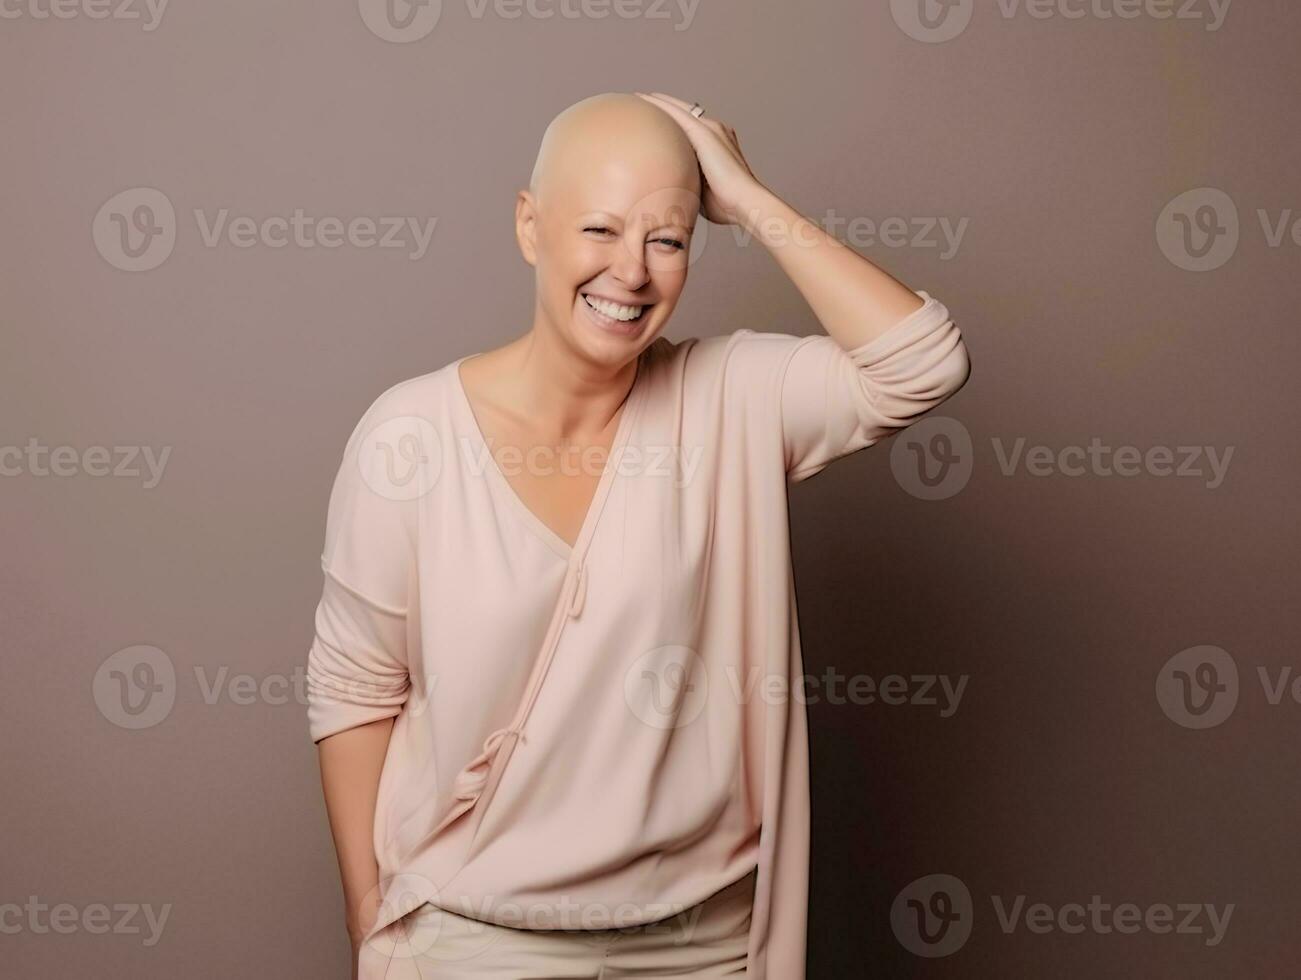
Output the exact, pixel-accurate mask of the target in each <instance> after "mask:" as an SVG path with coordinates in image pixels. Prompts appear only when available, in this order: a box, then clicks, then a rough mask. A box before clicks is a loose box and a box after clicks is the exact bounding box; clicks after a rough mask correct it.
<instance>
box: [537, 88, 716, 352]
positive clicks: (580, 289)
mask: <svg viewBox="0 0 1301 980" xmlns="http://www.w3.org/2000/svg"><path fill="white" fill-rule="evenodd" d="M699 194H700V172H699V165H698V163H697V160H696V155H695V151H694V150H693V149H692V147H691V143H690V142H689V141H688V140H687V138H686V134H685V133H683V132H682V129H681V127H680V126H678V124H677V123H676V122H675V121H674V120H673V119H672V118H670V117H669V116H668V115H667V114H666V113H664V112H663V111H662V110H660V109H657V108H656V107H655V106H653V105H651V104H649V103H647V102H645V101H643V100H642V99H639V98H637V96H635V95H626V94H622V93H614V94H607V95H600V96H593V97H592V98H590V99H585V100H583V101H582V102H579V103H577V104H576V105H574V106H571V107H570V108H569V109H567V110H565V112H563V113H561V114H560V115H559V116H557V117H556V119H555V120H553V122H552V124H551V126H549V127H548V129H547V132H546V134H545V136H544V137H543V140H542V147H541V149H540V150H539V153H538V162H537V165H536V166H535V168H534V172H533V180H532V182H531V184H530V187H529V190H527V191H521V192H520V194H519V198H518V201H517V204H516V233H517V237H518V240H519V244H520V250H521V252H522V253H523V254H524V258H525V260H526V261H528V262H529V264H531V265H532V266H533V267H534V270H535V281H536V289H537V294H536V304H535V310H534V329H535V330H537V331H543V332H546V333H547V335H548V336H549V338H550V339H553V340H555V341H557V342H558V343H560V344H561V345H563V346H565V347H567V348H568V349H570V350H571V351H572V352H573V353H574V354H576V355H577V356H579V357H582V358H584V359H586V360H589V361H592V362H594V363H599V364H603V365H607V366H612V367H613V366H618V365H620V364H623V363H626V362H628V361H630V360H631V359H632V358H634V357H635V356H636V355H637V354H639V353H641V351H642V350H644V349H645V348H646V347H648V346H649V345H650V344H651V343H652V342H653V341H654V340H655V338H656V337H657V336H658V335H659V333H660V331H661V330H662V329H663V328H664V324H665V323H666V322H667V321H668V319H669V317H670V316H671V315H672V314H673V309H674V307H675V306H676V305H677V302H678V297H679V296H680V295H681V294H682V289H683V287H684V286H685V285H686V281H687V268H688V254H689V249H690V245H691V232H692V229H693V227H694V226H695V222H696V215H697V214H698V212H699V207H700V197H699Z"/></svg>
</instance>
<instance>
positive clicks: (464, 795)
mask: <svg viewBox="0 0 1301 980" xmlns="http://www.w3.org/2000/svg"><path fill="white" fill-rule="evenodd" d="M507 735H516V736H520V737H522V736H523V733H522V732H521V731H520V730H519V729H517V728H498V729H497V730H496V731H495V732H493V733H492V734H491V735H489V736H488V737H487V738H486V739H484V741H483V751H482V752H480V753H479V754H478V755H477V756H475V757H474V759H472V760H471V761H470V763H469V765H467V766H466V767H465V768H464V769H462V770H461V771H460V772H459V773H457V774H456V781H455V782H454V783H453V785H452V795H453V796H455V797H456V798H457V799H458V800H471V801H473V800H477V799H478V798H479V794H480V793H482V792H483V788H484V786H486V785H487V783H488V770H489V769H490V768H492V760H493V759H495V758H496V757H497V753H498V752H499V751H500V750H501V743H502V741H503V740H504V739H505V738H506V736H507Z"/></svg>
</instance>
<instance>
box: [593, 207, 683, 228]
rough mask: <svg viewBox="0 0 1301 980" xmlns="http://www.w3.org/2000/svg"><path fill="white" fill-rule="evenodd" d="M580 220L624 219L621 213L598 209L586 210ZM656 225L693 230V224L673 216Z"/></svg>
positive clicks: (658, 226)
mask: <svg viewBox="0 0 1301 980" xmlns="http://www.w3.org/2000/svg"><path fill="white" fill-rule="evenodd" d="M580 220H582V221H598V220H605V221H618V222H622V221H623V218H621V217H620V216H619V215H617V214H614V213H613V212H612V211H601V210H597V211H584V212H583V213H582V215H581V216H580ZM654 227H655V228H681V229H683V230H684V231H690V230H691V226H690V225H688V224H687V223H686V222H685V221H682V220H678V219H673V218H671V219H670V220H668V221H665V222H663V223H661V224H658V225H655V226H654Z"/></svg>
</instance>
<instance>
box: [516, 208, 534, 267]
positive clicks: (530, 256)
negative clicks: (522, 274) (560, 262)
mask: <svg viewBox="0 0 1301 980" xmlns="http://www.w3.org/2000/svg"><path fill="white" fill-rule="evenodd" d="M537 228H538V207H537V200H536V199H535V198H534V197H533V194H532V193H531V192H529V191H527V190H523V191H520V192H519V194H518V195H516V197H515V241H516V243H517V244H518V245H519V250H520V254H521V255H523V256H524V261H525V262H527V263H528V264H529V265H531V266H536V265H537V263H538V242H537Z"/></svg>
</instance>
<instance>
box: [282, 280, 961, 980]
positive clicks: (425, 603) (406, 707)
mask: <svg viewBox="0 0 1301 980" xmlns="http://www.w3.org/2000/svg"><path fill="white" fill-rule="evenodd" d="M918 296H919V297H920V298H922V299H923V300H924V301H925V305H923V306H922V307H921V308H920V309H918V310H916V311H915V312H913V313H911V314H909V315H908V316H907V317H906V318H904V319H903V320H902V321H900V322H899V323H898V324H896V325H895V326H893V327H892V328H891V329H890V330H889V331H887V332H886V333H885V334H883V335H881V336H879V337H877V338H876V339H874V340H872V341H870V342H869V343H867V344H864V345H863V346H861V347H858V348H855V349H853V350H850V351H846V350H844V349H843V348H841V347H840V346H839V345H838V344H837V343H836V341H835V340H833V339H832V338H831V337H830V336H828V335H826V334H819V335H814V336H808V337H798V336H792V335H788V334H780V333H756V332H754V331H752V330H749V329H740V330H736V331H735V332H733V333H731V334H727V335H721V336H716V337H708V338H689V339H687V340H684V341H681V342H678V343H674V342H671V341H669V340H668V339H667V338H664V337H660V338H658V339H656V340H655V342H654V343H652V344H651V345H650V346H649V347H647V348H646V350H645V351H643V352H642V354H641V355H640V357H639V360H638V369H637V376H636V380H635V381H634V383H633V386H632V390H631V392H630V393H629V396H628V399H627V401H626V402H625V403H624V406H623V409H622V411H621V414H620V418H619V421H618V424H617V430H616V434H615V437H614V441H613V444H612V446H611V452H610V465H609V466H607V467H606V468H605V470H604V472H603V473H602V475H601V478H600V482H599V484H598V487H597V489H596V493H595V496H594V498H593V500H592V503H591V506H590V508H589V510H588V513H587V516H586V518H585V520H584V522H583V525H582V529H581V530H580V532H579V534H578V537H577V540H576V542H575V544H574V545H573V547H572V548H571V547H570V546H569V545H568V544H566V543H565V541H564V540H563V539H561V538H560V537H559V536H558V535H557V534H555V533H554V532H553V531H551V530H550V529H549V528H548V527H547V526H546V525H545V524H543V523H542V522H541V521H540V520H539V519H538V518H537V517H536V516H535V515H534V514H533V513H532V512H531V511H529V510H528V508H527V507H525V506H524V504H523V503H522V501H521V500H520V498H519V497H518V496H517V495H516V494H515V492H514V491H513V490H512V489H511V486H510V484H509V483H508V481H507V478H506V474H505V473H503V472H502V469H501V467H500V465H499V464H498V463H497V462H496V461H494V459H493V458H492V456H491V455H490V454H489V452H488V448H487V446H486V444H485V442H484V439H483V436H482V433H481V431H480V429H479V427H478V424H477V422H476V420H475V416H474V414H473V412H472V410H471V407H470V403H469V401H468V399H467V398H466V394H465V390H464V388H463V387H462V385H461V382H460V374H459V371H458V368H459V365H460V362H461V361H462V360H465V358H461V359H459V360H457V361H454V362H452V363H450V364H447V365H445V366H444V367H442V368H439V369H438V370H435V371H433V372H431V373H428V374H424V375H421V376H420V377H416V378H412V379H410V380H408V381H404V382H402V383H400V384H397V385H395V386H393V387H392V388H390V389H388V390H387V391H385V392H384V393H383V394H382V395H380V396H379V398H377V399H376V400H375V401H374V403H373V404H372V405H371V406H370V408H369V409H368V410H367V411H366V413H365V415H364V416H363V417H362V418H361V420H360V421H359V422H358V424H357V426H356V428H355V429H354V430H353V433H352V436H351V437H350V438H349V440H348V443H347V447H346V449H345V452H344V458H343V462H342V465H341V466H340V467H339V471H338V475H337V477H336V478H335V482H334V487H333V491H332V493H331V496H330V503H329V512H328V517H327V521H326V533H325V548H324V553H323V554H322V557H321V566H322V568H323V569H324V571H325V584H324V591H323V594H322V597H321V601H320V604H319V606H318V608H317V611H316V636H315V639H314V641H313V643H312V646H311V650H310V652H309V654H308V669H307V673H308V697H309V705H308V722H309V727H310V733H311V737H312V740H313V741H320V740H321V739H323V738H326V737H327V736H330V735H333V734H335V733H337V732H341V731H344V730H346V729H349V728H352V727H354V726H357V725H362V724H366V723H368V722H372V721H376V720H379V719H382V718H390V717H393V718H395V719H396V720H395V722H394V726H393V733H392V738H391V741H390V743H389V747H388V754H387V756H386V758H385V761H384V768H383V773H382V775H381V778H380V785H379V797H378V803H377V807H376V814H375V838H374V840H375V853H376V857H377V861H378V863H379V868H380V876H381V885H382V890H383V893H384V896H385V900H384V907H383V909H382V911H381V914H380V918H379V920H378V921H377V922H376V924H375V927H374V928H373V929H372V930H371V933H370V938H371V940H372V942H371V943H370V944H369V947H368V948H369V952H368V954H367V955H370V956H372V957H373V959H372V962H371V963H370V965H369V966H367V963H366V959H365V957H363V976H368V975H373V976H383V975H385V973H384V971H385V970H386V969H388V967H389V966H391V965H392V964H391V963H389V962H388V961H390V960H394V961H396V960H400V959H402V958H403V957H404V956H408V957H409V956H410V955H412V954H413V953H414V952H415V950H413V949H412V948H411V944H412V943H414V942H415V939H414V938H413V937H410V936H406V935H405V934H404V929H403V925H402V922H401V917H402V916H403V915H405V913H406V912H408V911H410V910H411V909H413V908H414V907H416V906H417V905H419V904H421V903H423V902H426V901H428V902H432V903H433V904H435V905H437V906H439V907H442V908H446V909H449V910H452V911H455V912H459V913H461V914H463V915H465V914H469V915H472V916H473V917H475V918H479V919H481V920H486V921H492V922H497V923H499V924H502V925H508V926H515V927H517V928H518V927H523V928H570V929H576V928H598V929H600V928H617V927H621V926H626V925H634V924H640V923H643V922H650V921H657V920H659V919H663V918H666V917H668V916H670V915H673V914H675V913H676V912H678V911H681V910H683V909H686V908H689V907H690V906H692V905H695V904H696V903H698V902H702V901H704V900H705V899H706V898H708V897H709V896H710V895H712V894H713V893H715V892H717V891H719V890H720V889H722V888H724V887H726V886H727V885H729V884H731V883H733V882H735V881H736V880H737V879H739V878H741V877H742V876H744V875H746V874H747V873H749V872H750V871H751V870H752V869H754V868H755V867H756V866H757V868H758V878H757V882H756V890H755V903H754V913H753V919H752V923H751V927H750V938H749V953H748V968H747V970H748V972H747V975H748V976H752V977H755V978H761V980H762V978H765V977H772V978H773V980H801V978H803V977H804V960H805V928H806V913H807V899H808V860H809V853H808V851H809V773H808V748H807V735H806V718H805V710H804V706H803V703H802V701H801V700H800V698H799V693H800V691H801V687H800V683H801V677H802V675H803V667H802V661H801V655H800V643H799V632H798V625H797V619H796V606H795V592H794V587H793V579H792V572H791V556H790V541H789V536H788V523H787V484H788V482H795V481H799V480H804V479H807V478H808V477H810V476H812V475H813V474H815V473H817V472H819V471H820V470H822V469H823V468H824V467H825V466H826V465H827V464H828V463H830V462H831V461H832V460H834V459H837V458H839V457H842V456H845V455H846V454H848V453H852V452H855V451H857V450H860V449H864V448H866V447H868V446H871V445H873V444H874V443H876V442H877V441H878V440H880V439H881V438H883V437H885V436H888V435H890V434H892V433H893V432H895V431H897V430H899V429H901V428H903V427H904V426H906V425H908V424H909V423H911V422H912V421H914V420H915V419H916V418H917V417H918V416H919V415H921V414H922V413H923V412H926V411H927V410H929V409H931V408H934V407H935V406H936V405H938V404H939V403H940V402H942V401H943V400H944V399H946V398H947V397H949V396H950V395H952V394H953V393H954V392H955V391H957V390H958V389H959V388H960V387H961V386H962V385H963V384H964V383H965V381H966V379H967V377H968V374H969V372H970V364H969V359H968V356H967V351H966V348H965V346H964V344H963V341H962V339H961V336H960V334H959V331H958V328H957V326H955V324H954V323H953V321H952V320H951V319H950V317H949V313H948V310H947V309H946V308H945V307H944V305H943V304H942V303H940V302H939V301H938V300H936V299H934V298H933V297H931V296H930V295H929V294H927V293H925V292H922V291H918ZM549 462H555V464H556V465H560V463H561V461H549ZM575 462H579V461H575ZM792 691H793V692H795V696H792V695H791V693H790V692H792ZM404 943H405V944H406V945H405V946H404ZM376 950H378V951H380V952H381V954H382V955H378V956H377V955H376V952H375V951H376ZM367 970H369V971H370V972H369V973H368V972H366V971H367ZM395 975H396V973H395V972H393V971H390V972H388V973H387V976H388V977H390V978H392V977H394V976H395ZM413 975H414V974H413Z"/></svg>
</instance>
